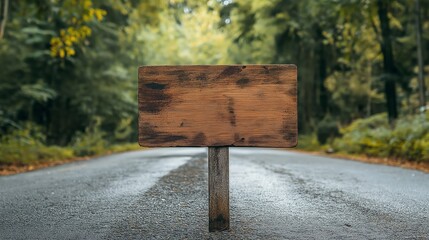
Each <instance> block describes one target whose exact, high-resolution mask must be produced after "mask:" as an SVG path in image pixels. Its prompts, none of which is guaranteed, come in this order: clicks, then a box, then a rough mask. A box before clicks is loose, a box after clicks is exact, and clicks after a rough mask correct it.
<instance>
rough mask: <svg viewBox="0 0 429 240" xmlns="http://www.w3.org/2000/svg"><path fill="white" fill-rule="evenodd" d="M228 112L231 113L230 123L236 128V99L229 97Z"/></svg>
mask: <svg viewBox="0 0 429 240" xmlns="http://www.w3.org/2000/svg"><path fill="white" fill-rule="evenodd" d="M228 112H229V122H230V123H231V125H232V126H235V124H236V121H235V120H236V119H235V112H234V99H233V98H232V97H228Z"/></svg>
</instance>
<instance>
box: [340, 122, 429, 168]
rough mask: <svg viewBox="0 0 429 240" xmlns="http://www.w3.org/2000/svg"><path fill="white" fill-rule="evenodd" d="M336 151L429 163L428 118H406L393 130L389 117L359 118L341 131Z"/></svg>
mask: <svg viewBox="0 0 429 240" xmlns="http://www.w3.org/2000/svg"><path fill="white" fill-rule="evenodd" d="M341 133H342V134H343V136H342V138H340V139H336V140H335V141H334V143H333V146H334V149H335V150H337V151H342V152H347V153H352V154H366V155H368V156H374V157H391V158H396V159H404V160H413V161H429V115H426V116H421V115H417V116H407V117H403V118H401V119H399V120H398V121H397V122H396V126H395V127H394V128H393V129H391V127H390V126H389V124H388V122H387V116H386V114H379V115H375V116H372V117H370V118H367V119H359V120H356V121H355V122H353V123H352V124H350V125H349V126H348V127H345V128H343V129H341Z"/></svg>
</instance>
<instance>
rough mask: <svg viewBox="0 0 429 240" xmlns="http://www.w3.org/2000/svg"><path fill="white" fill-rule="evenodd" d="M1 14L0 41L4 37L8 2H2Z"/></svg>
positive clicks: (5, 0)
mask: <svg viewBox="0 0 429 240" xmlns="http://www.w3.org/2000/svg"><path fill="white" fill-rule="evenodd" d="M2 5H3V13H2V15H1V17H0V39H2V38H3V36H4V30H5V29H6V21H7V13H8V8H9V0H4V1H3V4H2Z"/></svg>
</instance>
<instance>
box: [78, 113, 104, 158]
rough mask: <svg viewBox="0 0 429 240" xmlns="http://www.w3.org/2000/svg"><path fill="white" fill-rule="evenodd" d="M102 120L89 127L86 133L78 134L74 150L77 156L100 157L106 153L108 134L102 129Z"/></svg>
mask: <svg viewBox="0 0 429 240" xmlns="http://www.w3.org/2000/svg"><path fill="white" fill-rule="evenodd" d="M100 124H101V121H100V120H96V121H95V123H94V124H93V125H92V126H90V127H87V128H86V129H85V132H83V133H77V134H76V136H75V138H74V141H73V144H72V148H73V150H74V153H75V155H76V156H88V155H98V154H102V153H105V152H106V148H107V145H108V144H107V141H106V140H105V136H106V133H105V132H103V131H102V130H101V129H100Z"/></svg>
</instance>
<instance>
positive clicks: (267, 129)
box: [138, 64, 298, 148]
mask: <svg viewBox="0 0 429 240" xmlns="http://www.w3.org/2000/svg"><path fill="white" fill-rule="evenodd" d="M138 103H139V143H140V145H141V146H147V147H168V146H170V147H188V146H245V147H278V148H282V147H294V146H296V144H297V136H298V130H297V68H296V66H295V65H284V64H279V65H213V66H212V65H194V66H144V67H140V68H139V86H138Z"/></svg>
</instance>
